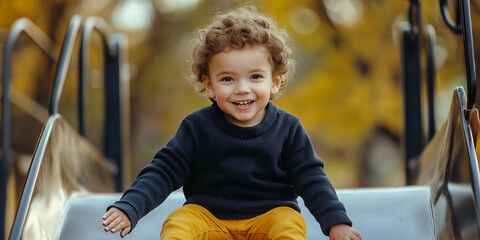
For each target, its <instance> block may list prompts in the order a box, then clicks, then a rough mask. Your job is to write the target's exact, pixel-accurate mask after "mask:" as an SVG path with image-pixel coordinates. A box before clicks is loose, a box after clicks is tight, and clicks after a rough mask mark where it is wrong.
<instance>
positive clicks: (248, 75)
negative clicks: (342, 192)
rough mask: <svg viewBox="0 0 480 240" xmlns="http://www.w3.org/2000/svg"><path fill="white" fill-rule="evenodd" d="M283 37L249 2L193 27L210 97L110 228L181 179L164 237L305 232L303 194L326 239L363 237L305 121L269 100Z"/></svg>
mask: <svg viewBox="0 0 480 240" xmlns="http://www.w3.org/2000/svg"><path fill="white" fill-rule="evenodd" d="M287 39H288V38H287V35H286V33H285V31H284V30H281V29H279V28H278V27H277V24H276V23H275V21H274V20H273V19H271V18H269V17H266V16H264V15H262V14H260V13H259V12H258V11H257V10H256V9H255V8H254V7H252V6H244V7H241V8H239V9H237V10H234V11H232V12H230V13H227V14H223V15H219V16H217V17H216V19H215V20H214V22H213V23H212V24H211V25H210V26H208V27H206V28H204V29H200V30H199V31H198V32H197V36H196V38H195V39H194V40H193V64H192V70H193V74H192V75H194V81H195V82H196V83H197V87H198V86H199V85H198V84H200V87H201V88H200V89H197V90H199V91H200V92H206V95H207V96H208V98H209V99H210V100H211V101H212V102H213V104H212V105H211V106H209V107H206V108H203V109H200V110H198V111H196V112H193V113H192V114H190V115H188V116H187V117H186V118H185V119H184V120H183V122H182V123H181V125H180V127H179V129H178V131H177V133H176V135H175V136H174V137H173V138H172V139H171V140H170V141H169V143H168V144H167V145H166V146H165V147H163V148H162V149H161V150H160V151H158V153H157V154H156V155H155V157H154V158H153V160H152V162H151V164H149V165H148V166H146V167H145V168H144V169H143V170H142V171H141V172H140V173H139V175H138V177H137V178H136V180H135V181H134V183H133V185H132V187H131V188H130V189H128V190H127V191H126V192H125V193H124V194H123V196H122V198H121V199H120V200H119V201H118V202H116V203H115V204H114V205H112V206H110V207H109V209H108V211H107V213H106V214H105V215H104V217H103V219H104V222H103V225H104V227H105V231H111V232H112V233H115V232H118V231H121V233H120V235H121V237H125V236H126V235H127V234H128V233H129V232H130V231H131V230H132V229H133V228H134V227H135V225H136V224H137V222H138V220H139V219H140V218H141V217H143V216H144V215H146V214H147V213H148V212H150V211H151V210H152V209H154V208H155V207H157V206H158V205H159V204H161V203H162V202H163V201H164V200H165V199H166V198H167V196H168V195H169V194H170V193H171V192H172V191H174V190H176V189H178V188H180V187H182V186H183V191H184V194H185V197H186V202H185V204H184V205H183V207H181V208H179V209H177V210H175V211H173V212H172V213H171V214H170V216H168V218H167V220H166V221H165V223H164V224H163V228H162V232H161V239H238V238H241V239H244V238H245V239H294V240H299V239H306V225H305V220H304V219H303V217H302V216H301V215H300V213H299V212H300V208H299V206H298V204H297V201H296V199H297V194H298V195H300V196H301V197H302V198H303V199H304V201H305V203H306V206H307V207H308V209H309V210H310V212H311V213H312V214H313V216H315V218H316V219H317V221H318V222H319V224H320V226H321V228H322V231H323V233H324V234H326V235H330V239H361V236H360V233H359V232H358V231H356V230H355V229H353V228H351V225H352V222H351V221H350V219H349V218H348V216H347V214H346V212H345V208H344V206H343V204H342V203H341V202H340V201H339V200H338V198H337V195H336V193H335V190H334V188H333V186H332V184H331V183H330V181H329V179H328V178H327V176H326V174H325V172H324V169H323V165H324V163H323V161H322V160H321V159H320V158H319V157H317V155H316V154H315V152H314V149H313V147H312V144H311V142H310V140H309V137H308V135H307V133H306V131H305V129H304V128H303V126H302V125H301V123H300V120H299V119H298V118H296V117H294V116H293V115H291V114H289V113H287V112H286V111H284V110H281V109H279V108H278V107H276V106H275V105H273V104H272V103H271V102H270V100H271V99H273V98H274V97H275V96H277V95H278V94H279V93H280V92H281V91H282V90H283V89H284V87H285V85H286V83H287V80H288V76H287V74H288V73H291V72H292V71H293V60H292V52H291V50H290V48H289V47H288V46H287V44H286V40H287Z"/></svg>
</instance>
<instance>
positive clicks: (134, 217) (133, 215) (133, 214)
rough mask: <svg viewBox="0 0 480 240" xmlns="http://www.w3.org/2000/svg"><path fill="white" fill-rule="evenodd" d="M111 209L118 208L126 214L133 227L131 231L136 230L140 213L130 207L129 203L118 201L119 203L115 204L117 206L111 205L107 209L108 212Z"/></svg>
mask: <svg viewBox="0 0 480 240" xmlns="http://www.w3.org/2000/svg"><path fill="white" fill-rule="evenodd" d="M111 207H116V208H118V209H120V210H121V211H122V212H123V213H125V215H127V217H128V219H130V224H131V225H132V229H131V230H130V231H132V230H133V229H134V228H135V226H136V225H137V222H138V212H137V210H136V209H135V208H134V207H133V206H132V205H130V204H129V203H127V202H123V201H118V202H115V204H113V205H110V206H109V207H108V208H107V211H108V209H110V208H111Z"/></svg>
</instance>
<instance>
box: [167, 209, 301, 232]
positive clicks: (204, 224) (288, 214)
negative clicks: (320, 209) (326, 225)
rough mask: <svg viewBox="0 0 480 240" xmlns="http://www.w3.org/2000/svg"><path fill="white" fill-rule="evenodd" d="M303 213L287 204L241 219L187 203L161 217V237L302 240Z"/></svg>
mask: <svg viewBox="0 0 480 240" xmlns="http://www.w3.org/2000/svg"><path fill="white" fill-rule="evenodd" d="M306 234H307V227H306V225H305V219H304V218H303V216H302V215H301V214H300V213H299V212H297V211H295V210H294V209H292V208H289V207H278V208H275V209H272V210H270V211H269V212H267V213H265V214H262V215H260V216H257V217H254V218H251V219H245V220H220V219H218V218H216V217H215V216H213V214H212V213H210V212H209V211H208V210H207V209H205V208H203V207H202V206H199V205H195V204H187V205H184V206H183V207H181V208H178V209H177V210H175V211H173V212H172V213H171V214H170V215H169V216H168V218H167V220H165V222H164V224H163V228H162V233H161V234H160V239H161V240H217V239H218V240H225V239H232V240H233V239H234V240H247V239H248V240H270V239H274V240H277V239H278V240H280V239H281V240H287V239H292V240H306V239H307V236H306Z"/></svg>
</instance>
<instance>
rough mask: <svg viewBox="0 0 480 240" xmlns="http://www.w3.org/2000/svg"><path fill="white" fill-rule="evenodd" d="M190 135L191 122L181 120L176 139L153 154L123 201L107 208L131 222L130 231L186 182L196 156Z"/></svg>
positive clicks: (192, 138)
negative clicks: (119, 213)
mask: <svg viewBox="0 0 480 240" xmlns="http://www.w3.org/2000/svg"><path fill="white" fill-rule="evenodd" d="M193 133H194V127H193V124H192V122H191V121H189V120H188V119H187V118H186V119H184V121H183V122H182V124H181V125H180V127H179V129H178V131H177V133H176V134H175V136H174V137H173V138H172V139H171V140H170V141H169V142H168V144H167V145H166V146H165V147H163V148H162V149H160V150H159V151H158V152H157V153H156V154H155V156H154V158H153V160H152V162H151V163H150V164H149V165H147V166H146V167H145V168H143V169H142V170H141V171H140V173H139V174H138V176H137V178H136V179H135V181H134V182H133V184H132V186H131V187H130V188H129V189H127V190H126V191H125V193H124V194H123V196H122V198H121V199H120V200H119V201H117V202H115V204H113V205H111V206H109V208H110V207H112V206H113V207H116V208H118V209H120V210H122V211H123V212H124V213H125V214H126V215H127V216H128V218H129V219H130V222H131V224H132V229H133V228H134V227H135V226H136V224H137V222H138V221H139V220H140V218H142V217H143V216H145V215H146V214H147V213H149V212H150V211H151V210H153V209H154V208H155V207H157V206H158V205H160V204H161V203H162V202H163V201H164V200H165V199H166V198H167V197H168V195H169V194H170V193H171V192H172V191H174V190H176V189H178V188H180V187H181V186H182V185H183V184H184V183H185V182H186V180H187V178H188V176H189V174H190V162H191V160H192V159H193V154H194V152H195V144H194V142H195V137H194V134H193Z"/></svg>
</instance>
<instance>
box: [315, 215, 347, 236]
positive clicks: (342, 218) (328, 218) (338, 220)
mask: <svg viewBox="0 0 480 240" xmlns="http://www.w3.org/2000/svg"><path fill="white" fill-rule="evenodd" d="M319 223H320V227H321V228H322V232H323V234H325V235H326V236H329V235H330V228H331V227H332V226H334V225H337V224H346V225H348V226H350V227H351V226H352V221H351V220H350V218H348V216H347V214H346V213H345V212H343V211H335V212H331V213H328V214H326V215H325V216H322V218H321V219H320V221H319Z"/></svg>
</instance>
